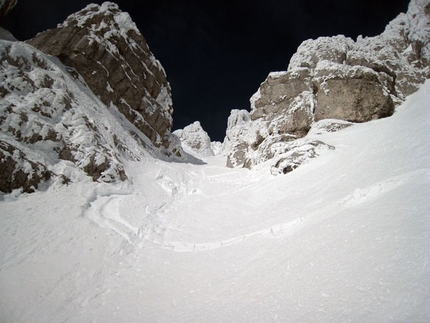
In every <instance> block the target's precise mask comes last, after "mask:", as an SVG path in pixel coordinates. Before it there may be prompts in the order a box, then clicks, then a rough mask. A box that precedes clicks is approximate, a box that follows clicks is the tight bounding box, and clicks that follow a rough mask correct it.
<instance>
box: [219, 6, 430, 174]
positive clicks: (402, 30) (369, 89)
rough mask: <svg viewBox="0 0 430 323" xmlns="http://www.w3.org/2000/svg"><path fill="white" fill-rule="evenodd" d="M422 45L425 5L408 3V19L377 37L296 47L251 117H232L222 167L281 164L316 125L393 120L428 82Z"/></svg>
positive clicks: (426, 28) (255, 99) (429, 55)
mask: <svg viewBox="0 0 430 323" xmlns="http://www.w3.org/2000/svg"><path fill="white" fill-rule="evenodd" d="M429 41H430V2H429V1H428V0H412V1H411V3H410V5H409V9H408V12H407V13H402V14H400V15H399V16H398V17H397V18H396V19H394V20H393V21H392V22H391V23H390V24H389V25H388V26H387V27H386V29H385V31H384V32H383V33H382V34H381V35H379V36H376V37H366V38H363V37H358V39H357V40H356V41H354V40H352V39H351V38H347V37H345V36H342V35H340V36H335V37H321V38H318V39H316V40H307V41H305V42H303V43H302V44H301V45H300V46H299V48H298V50H297V52H296V53H295V54H294V55H293V57H292V58H291V61H290V64H289V66H288V69H287V71H285V72H273V73H270V74H269V76H268V77H267V79H266V80H265V81H264V82H263V83H262V84H261V86H260V88H259V89H258V91H257V92H256V93H255V94H254V95H253V96H252V98H251V100H250V102H251V111H250V112H248V111H245V110H244V111H241V112H238V111H232V114H231V116H230V119H229V123H228V128H227V132H226V139H225V142H224V146H225V148H224V149H225V150H226V151H228V158H227V165H228V166H230V167H236V166H244V167H248V168H251V167H253V166H254V165H257V164H259V163H262V162H265V161H267V160H269V159H273V161H272V163H273V165H282V164H285V162H280V160H282V159H283V158H284V156H283V154H284V153H280V151H290V150H291V149H290V148H289V147H291V141H292V140H296V139H298V138H302V137H304V136H306V134H307V133H308V132H309V130H311V128H312V126H313V125H314V124H315V122H318V121H320V120H325V119H339V120H344V121H348V122H366V121H370V120H373V119H378V118H384V117H388V116H390V115H392V114H393V113H394V109H395V106H396V105H398V104H399V103H401V102H402V101H403V100H404V99H405V98H406V96H408V95H410V94H412V93H413V92H415V91H416V90H417V89H418V88H419V87H420V86H421V84H423V83H424V81H425V79H427V78H429V77H430V69H429V59H430V42H429ZM238 120H240V122H238ZM333 122H334V121H333ZM335 123H336V122H335ZM279 147H284V148H281V149H280V148H279ZM284 161H285V160H284ZM285 169H286V168H282V167H280V169H279V172H281V173H282V172H284V170H285Z"/></svg>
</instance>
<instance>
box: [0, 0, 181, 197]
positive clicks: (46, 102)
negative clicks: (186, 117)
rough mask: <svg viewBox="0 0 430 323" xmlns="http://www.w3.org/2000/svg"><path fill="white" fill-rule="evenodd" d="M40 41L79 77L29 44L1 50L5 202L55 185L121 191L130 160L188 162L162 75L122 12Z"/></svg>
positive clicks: (90, 15) (94, 13)
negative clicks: (16, 193)
mask: <svg viewBox="0 0 430 323" xmlns="http://www.w3.org/2000/svg"><path fill="white" fill-rule="evenodd" d="M97 21H98V25H96V22H97ZM110 28H111V33H110V32H109V30H110ZM93 29H94V30H95V31H94V30H93ZM74 32H76V34H74ZM51 33H52V37H53V39H50V40H48V39H47V38H45V37H47V36H46V35H50V34H51ZM98 33H100V34H98ZM58 35H63V36H64V37H66V38H64V39H63V38H61V37H60V38H55V37H59V36H58ZM39 37H40V38H39ZM67 37H69V38H67ZM79 38H80V39H81V41H82V43H79V41H78V39H79ZM36 39H37V41H36V40H33V41H34V42H35V43H36V44H37V43H38V42H40V41H41V39H45V40H46V42H45V44H43V45H44V46H42V44H40V43H39V45H40V47H42V49H44V50H46V51H47V52H49V53H51V54H54V53H56V54H58V57H59V58H60V59H62V60H63V61H64V62H67V63H70V65H72V67H71V66H66V65H64V64H63V63H61V62H60V60H59V59H57V58H56V57H52V56H49V55H46V54H45V53H43V52H42V51H40V50H38V49H36V48H35V47H33V46H31V45H29V44H27V43H23V42H18V41H9V40H0V96H1V100H0V169H1V171H0V191H1V192H3V193H10V192H12V191H13V190H15V189H20V190H21V191H24V192H33V191H34V190H36V189H37V188H39V187H40V184H41V183H43V182H45V181H47V180H48V179H49V180H51V182H53V183H58V184H61V185H62V184H64V183H69V182H71V181H72V182H73V181H77V180H86V179H91V180H94V181H102V182H120V181H124V180H126V179H127V174H126V170H125V169H124V166H123V165H124V161H126V160H140V159H141V158H142V157H144V156H148V155H152V156H154V157H158V158H167V157H168V156H170V157H169V158H171V159H174V158H177V159H180V160H183V158H185V157H182V156H183V152H182V149H181V147H180V141H179V139H178V138H177V137H176V136H173V135H171V134H170V124H171V112H172V106H171V97H170V88H169V84H168V83H167V81H166V77H165V73H164V70H163V69H162V67H161V65H160V64H159V62H158V61H157V60H156V59H155V58H154V57H153V56H152V54H151V53H150V52H149V50H148V48H147V46H146V44H145V43H144V41H143V38H142V36H140V34H138V32H137V31H136V30H135V27H134V24H133V23H132V22H131V20H129V16H128V15H127V14H123V13H121V12H120V11H119V10H118V8H117V6H116V5H113V4H111V3H105V4H103V5H102V6H100V7H99V6H95V5H90V6H88V7H87V8H86V9H84V10H83V11H81V12H80V13H78V14H77V15H72V16H71V17H69V18H68V20H67V21H66V23H64V24H62V25H61V26H60V27H59V28H58V29H56V30H54V31H49V32H48V33H47V34H41V35H39V36H38V37H37V38H36ZM33 41H32V43H33ZM49 41H51V42H53V43H52V46H53V49H52V50H53V51H50V50H49V49H50V47H49V46H48V45H47V43H48V42H49ZM73 42H74V43H73ZM55 44H57V46H56V45H55ZM84 44H86V45H88V49H87V47H85V46H86V45H85V46H83V45H84ZM114 44H116V45H114ZM81 45H82V46H83V47H81ZM117 45H118V46H117ZM125 45H127V46H125ZM128 45H130V46H128ZM68 46H69V47H68ZM124 46H125V47H124ZM66 49H69V50H70V52H67V51H66ZM86 50H90V52H85V53H86V54H84V52H83V51H86ZM97 55H99V56H97ZM130 57H133V58H130ZM139 57H140V58H139ZM126 59H130V62H128V61H126ZM133 62H134V63H133ZM132 64H134V65H132ZM78 69H79V71H80V72H78V71H77V70H78ZM81 72H82V74H83V75H85V76H86V77H87V79H84V78H83V77H82V76H81V74H80V73H81ZM90 75H93V76H94V79H91V77H90ZM145 77H146V79H145ZM144 79H145V82H146V83H145V82H144V85H141V84H140V83H139V82H140V81H142V80H144ZM142 82H143V81H142ZM90 84H91V87H90ZM93 90H94V92H95V93H96V94H97V95H95V93H94V92H93ZM97 91H99V92H97ZM121 95H122V96H121ZM133 95H136V97H134V96H133ZM116 104H118V106H117V105H116ZM133 104H136V110H135V109H134V107H133ZM166 156H167V157H166Z"/></svg>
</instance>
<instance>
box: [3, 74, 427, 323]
mask: <svg viewBox="0 0 430 323" xmlns="http://www.w3.org/2000/svg"><path fill="white" fill-rule="evenodd" d="M429 105H430V82H427V83H426V84H424V85H423V87H422V88H421V90H420V91H419V92H417V93H416V94H414V95H413V96H411V97H409V98H408V99H407V101H406V102H405V103H404V104H403V105H402V106H400V107H398V108H397V111H396V113H395V114H394V115H393V116H392V117H390V118H386V119H381V120H375V121H372V122H369V123H365V124H356V125H353V126H350V127H348V128H346V129H343V130H340V131H338V132H324V131H315V132H312V133H310V134H309V135H308V137H310V138H309V139H315V140H322V141H324V142H325V143H327V144H328V145H331V146H333V147H335V149H334V150H326V151H324V153H322V154H320V156H318V157H317V158H314V159H312V160H310V161H309V162H308V163H307V164H304V165H302V166H300V167H299V168H297V169H296V170H294V171H293V172H291V173H289V174H288V175H285V176H272V175H270V172H269V171H268V170H267V169H265V168H268V167H270V165H269V164H261V165H258V166H257V167H256V168H255V169H253V170H251V171H250V170H247V169H229V168H226V167H225V158H224V157H222V156H211V157H204V156H199V155H196V162H195V163H193V164H191V163H172V162H166V161H163V160H160V159H155V158H153V157H145V158H142V160H141V161H138V162H137V161H135V162H128V164H126V165H125V167H126V170H127V174H129V181H127V182H124V183H122V184H106V183H94V182H91V181H90V180H88V181H80V182H76V183H72V184H70V185H69V186H58V185H51V186H50V187H48V188H46V189H45V191H38V192H36V193H33V194H20V193H19V192H14V193H12V194H9V195H2V196H1V201H0V239H1V242H0V254H1V255H2V257H1V260H0V261H1V262H0V295H1V297H0V313H1V314H0V321H1V322H5V323H9V322H10V323H12V322H205V323H208V322H428V321H429V319H430V305H429V304H430V216H429V211H428V210H429V206H430V203H429V198H428V197H429V196H430V145H429V144H428V139H429V138H430V106H429ZM197 158H198V159H197Z"/></svg>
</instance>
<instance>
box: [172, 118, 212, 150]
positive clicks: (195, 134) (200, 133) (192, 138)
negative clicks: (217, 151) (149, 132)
mask: <svg viewBox="0 0 430 323" xmlns="http://www.w3.org/2000/svg"><path fill="white" fill-rule="evenodd" d="M173 134H174V135H176V136H178V137H179V139H180V140H181V142H182V144H183V145H185V146H186V147H188V148H189V149H191V150H192V151H194V152H195V153H197V154H198V155H200V156H204V157H208V156H213V155H214V152H213V150H212V145H211V139H210V137H209V135H208V133H207V132H206V131H204V130H203V128H202V126H201V124H200V122H199V121H196V122H194V123H193V124H190V125H188V126H186V127H185V128H184V129H178V130H175V131H174V132H173Z"/></svg>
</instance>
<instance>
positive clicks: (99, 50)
mask: <svg viewBox="0 0 430 323" xmlns="http://www.w3.org/2000/svg"><path fill="white" fill-rule="evenodd" d="M28 43H29V44H31V45H33V46H34V47H36V48H38V49H39V50H41V51H42V52H44V53H47V54H49V55H52V56H56V57H58V58H59V59H60V60H61V62H62V63H63V64H64V65H66V66H70V67H72V68H74V69H76V71H77V72H78V73H79V74H80V75H81V76H82V77H83V78H84V80H85V82H86V84H87V85H88V87H89V88H90V89H91V91H92V92H93V93H94V94H96V95H97V96H98V97H99V98H100V99H101V101H102V102H103V103H104V104H105V105H107V106H109V105H110V104H113V105H115V106H116V107H117V108H118V110H119V111H120V112H121V113H122V114H123V115H124V116H125V117H126V118H127V119H128V120H129V121H130V122H132V123H133V124H134V125H135V126H136V127H137V128H138V129H139V130H140V131H141V132H143V133H144V134H145V135H146V136H147V137H148V138H150V140H151V141H152V143H153V144H154V145H155V146H157V147H160V146H161V145H164V146H165V147H166V148H167V147H168V146H169V144H170V142H169V139H170V138H169V135H170V130H171V127H172V113H173V108H172V99H171V93H170V85H169V83H168V82H167V80H166V73H165V71H164V69H163V67H162V66H161V64H160V62H159V61H157V60H156V59H155V57H154V55H153V54H152V53H151V51H150V50H149V48H148V45H147V44H146V41H145V39H144V38H143V36H142V35H141V34H140V32H139V30H138V29H137V27H136V25H135V24H134V23H133V21H132V20H131V18H130V16H129V15H128V14H127V13H125V12H121V11H120V10H119V8H118V6H117V5H116V4H114V3H110V2H105V3H103V4H102V5H101V6H99V5H95V4H92V5H89V6H87V7H86V8H85V9H83V10H81V11H79V12H77V13H75V14H73V15H71V16H69V17H68V18H67V19H66V21H65V22H64V23H62V24H60V25H58V27H57V28H56V29H51V30H48V31H45V32H43V33H40V34H38V35H37V36H36V37H35V38H33V39H31V40H29V41H28Z"/></svg>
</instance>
